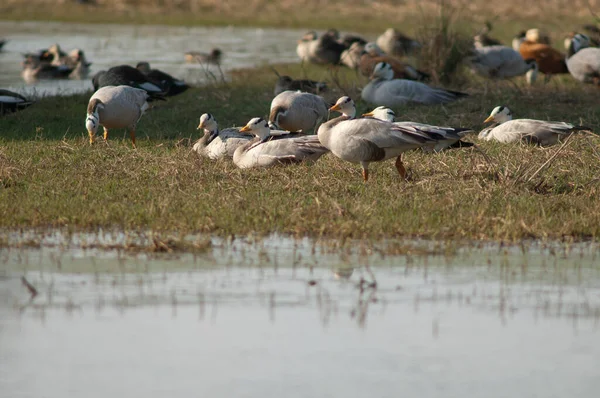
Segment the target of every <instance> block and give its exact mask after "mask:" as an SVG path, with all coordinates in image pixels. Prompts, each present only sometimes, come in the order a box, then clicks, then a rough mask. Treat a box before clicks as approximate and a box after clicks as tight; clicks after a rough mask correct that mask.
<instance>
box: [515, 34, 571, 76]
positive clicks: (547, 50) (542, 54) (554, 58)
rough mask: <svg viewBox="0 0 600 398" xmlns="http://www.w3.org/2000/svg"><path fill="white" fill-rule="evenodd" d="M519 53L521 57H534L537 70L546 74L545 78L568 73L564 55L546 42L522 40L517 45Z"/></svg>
mask: <svg viewBox="0 0 600 398" xmlns="http://www.w3.org/2000/svg"><path fill="white" fill-rule="evenodd" d="M519 53H520V54H521V56H522V57H523V59H535V61H536V62H537V64H538V68H539V71H540V72H542V73H543V74H545V75H546V80H548V79H549V78H550V76H552V75H556V74H559V73H569V70H568V69H567V64H566V63H565V55H564V54H563V53H561V52H560V51H558V50H556V49H554V48H552V47H550V46H549V45H548V44H543V43H536V42H532V41H529V40H524V41H523V42H522V43H521V45H520V46H519Z"/></svg>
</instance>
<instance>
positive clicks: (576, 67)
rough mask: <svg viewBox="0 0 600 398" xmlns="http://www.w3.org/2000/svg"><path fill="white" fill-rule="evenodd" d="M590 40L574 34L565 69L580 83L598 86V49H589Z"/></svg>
mask: <svg viewBox="0 0 600 398" xmlns="http://www.w3.org/2000/svg"><path fill="white" fill-rule="evenodd" d="M589 45H590V38H589V37H587V36H586V35H583V34H580V33H578V34H576V35H575V36H574V37H573V38H572V39H571V41H570V43H569V49H568V57H567V60H566V63H567V69H569V72H570V73H571V75H572V76H573V77H574V78H575V79H577V80H579V81H580V82H582V83H594V84H596V85H600V48H597V47H589Z"/></svg>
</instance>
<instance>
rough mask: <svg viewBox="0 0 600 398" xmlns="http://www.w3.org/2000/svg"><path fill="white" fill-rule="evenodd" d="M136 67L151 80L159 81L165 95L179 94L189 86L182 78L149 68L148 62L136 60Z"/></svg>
mask: <svg viewBox="0 0 600 398" xmlns="http://www.w3.org/2000/svg"><path fill="white" fill-rule="evenodd" d="M136 69H137V70H139V71H140V72H142V73H143V74H144V75H146V76H148V77H149V78H150V79H152V80H153V81H155V82H158V83H160V85H161V86H162V87H163V89H164V88H166V89H167V94H166V95H167V96H173V95H177V94H181V93H183V92H184V91H185V90H187V89H188V88H190V86H188V85H187V83H186V82H184V81H183V80H179V79H176V78H174V77H173V76H171V75H169V74H168V73H165V72H163V71H161V70H158V69H151V68H150V64H149V63H148V62H138V64H137V65H136Z"/></svg>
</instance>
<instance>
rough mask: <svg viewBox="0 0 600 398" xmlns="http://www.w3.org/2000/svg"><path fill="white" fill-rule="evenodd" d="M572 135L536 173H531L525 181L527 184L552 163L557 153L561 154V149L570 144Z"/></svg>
mask: <svg viewBox="0 0 600 398" xmlns="http://www.w3.org/2000/svg"><path fill="white" fill-rule="evenodd" d="M573 135H574V134H571V135H570V136H568V137H567V139H566V140H565V142H563V144H562V145H561V146H560V148H558V150H557V151H556V152H554V154H553V155H552V156H550V158H549V159H548V160H546V161H545V162H544V164H543V165H541V166H540V167H539V168H538V169H537V170H536V171H535V173H533V174H532V175H531V177H529V178H528V179H527V182H529V181H531V180H533V179H534V178H535V176H537V175H538V174H539V173H540V172H541V171H542V170H544V169H545V168H546V166H547V165H548V164H549V163H550V162H551V161H552V160H554V158H555V157H557V156H558V154H559V153H561V152H562V150H563V149H565V148H566V146H567V145H568V144H569V142H571V138H572V137H573Z"/></svg>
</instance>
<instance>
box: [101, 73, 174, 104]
mask: <svg viewBox="0 0 600 398" xmlns="http://www.w3.org/2000/svg"><path fill="white" fill-rule="evenodd" d="M92 84H93V85H94V90H95V91H98V89H99V88H101V87H106V86H121V85H125V86H130V87H135V88H141V89H142V90H144V91H146V92H147V93H148V94H149V95H150V98H149V101H152V100H156V99H160V100H164V96H165V95H166V93H167V92H168V91H169V87H164V86H162V85H161V84H160V82H157V81H155V80H153V79H151V78H149V77H148V76H146V75H144V74H143V73H142V72H140V71H139V70H137V69H136V68H134V67H133V66H129V65H119V66H113V67H112V68H110V69H109V70H107V71H104V70H103V71H100V72H98V73H96V75H94V77H93V78H92Z"/></svg>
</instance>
